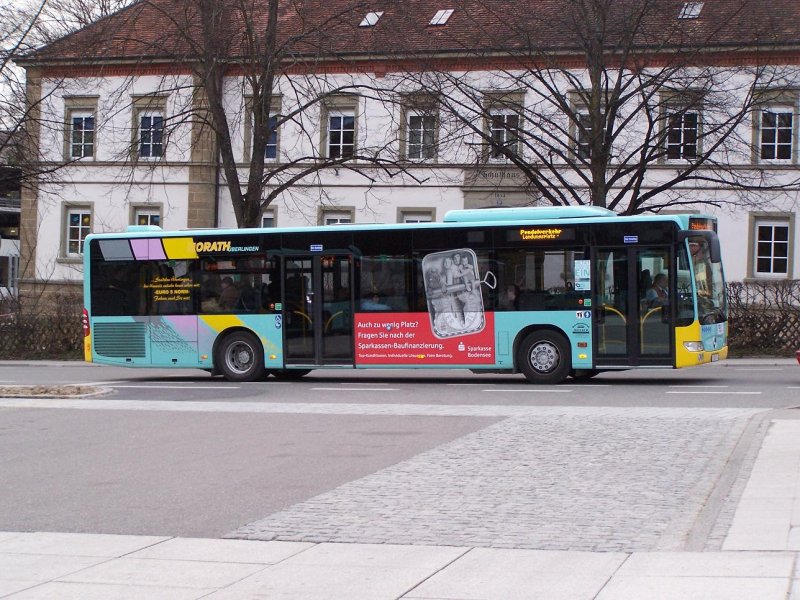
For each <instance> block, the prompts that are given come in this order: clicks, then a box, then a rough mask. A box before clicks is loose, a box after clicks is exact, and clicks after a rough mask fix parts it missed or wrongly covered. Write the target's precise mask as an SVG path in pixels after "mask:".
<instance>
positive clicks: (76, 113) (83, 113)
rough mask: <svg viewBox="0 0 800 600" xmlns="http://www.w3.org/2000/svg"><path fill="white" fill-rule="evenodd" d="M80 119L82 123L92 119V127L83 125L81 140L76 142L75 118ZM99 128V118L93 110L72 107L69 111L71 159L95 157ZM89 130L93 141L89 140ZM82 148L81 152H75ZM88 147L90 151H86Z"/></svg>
mask: <svg viewBox="0 0 800 600" xmlns="http://www.w3.org/2000/svg"><path fill="white" fill-rule="evenodd" d="M76 119H80V120H81V124H82V125H85V123H86V121H87V120H88V119H91V121H92V127H91V129H86V128H85V127H82V128H81V129H80V132H81V134H80V140H79V141H78V142H77V143H76V142H75V134H76V133H77V130H76V129H75V120H76ZM96 130H97V118H96V116H95V113H94V111H93V110H88V109H72V110H70V111H69V140H68V144H69V157H70V158H71V159H85V158H88V159H92V158H94V152H95V137H96V136H95V132H96ZM87 132H91V136H90V137H91V141H87V140H86V137H87V135H86V134H87ZM76 147H77V148H80V149H81V152H80V153H79V154H76V153H75V149H76ZM87 147H88V148H89V149H90V150H91V151H90V152H86V149H87Z"/></svg>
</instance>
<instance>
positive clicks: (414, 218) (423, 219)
mask: <svg viewBox="0 0 800 600" xmlns="http://www.w3.org/2000/svg"><path fill="white" fill-rule="evenodd" d="M398 221H400V222H401V223H433V221H434V215H433V210H432V209H422V208H416V209H414V208H405V209H404V208H401V209H400V218H399V219H398Z"/></svg>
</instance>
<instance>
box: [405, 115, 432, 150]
mask: <svg viewBox="0 0 800 600" xmlns="http://www.w3.org/2000/svg"><path fill="white" fill-rule="evenodd" d="M413 119H419V125H420V126H419V127H413V126H412V120H413ZM436 121H437V119H436V115H432V114H429V113H425V112H421V111H417V110H411V111H409V112H408V113H407V114H406V132H407V135H406V137H407V142H406V158H407V159H408V160H411V161H415V162H425V161H431V160H434V159H435V158H436ZM426 125H427V126H429V127H427V126H426ZM415 134H416V135H417V136H418V141H412V139H413V136H414V135H415ZM426 134H428V135H429V137H430V143H427V142H426V140H425V137H426Z"/></svg>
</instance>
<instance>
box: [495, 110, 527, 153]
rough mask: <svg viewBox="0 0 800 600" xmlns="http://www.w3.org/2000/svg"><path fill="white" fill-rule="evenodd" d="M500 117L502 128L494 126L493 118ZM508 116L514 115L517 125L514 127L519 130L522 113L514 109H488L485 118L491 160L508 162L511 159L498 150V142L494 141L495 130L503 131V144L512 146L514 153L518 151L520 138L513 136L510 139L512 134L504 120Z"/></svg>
mask: <svg viewBox="0 0 800 600" xmlns="http://www.w3.org/2000/svg"><path fill="white" fill-rule="evenodd" d="M498 117H502V119H503V127H502V128H495V127H494V120H495V118H498ZM509 117H516V119H517V125H516V129H517V131H519V130H520V129H521V127H522V115H521V114H520V113H519V112H518V111H515V110H508V109H503V110H495V109H490V110H489V114H488V119H487V129H488V132H487V133H488V134H489V138H490V140H491V142H490V143H489V160H490V161H492V162H501V163H502V162H509V161H510V160H511V159H510V158H508V157H507V156H506V155H505V154H503V153H502V152H500V149H499V147H498V146H499V144H497V143H496V141H495V132H496V131H497V132H502V133H503V146H506V147H507V146H513V148H512V149H513V152H514V154H519V153H520V138H519V136H518V135H517V136H515V139H511V138H512V136H513V133H512V130H511V129H510V128H509V127H508V124H507V123H506V120H507V119H508V118H509Z"/></svg>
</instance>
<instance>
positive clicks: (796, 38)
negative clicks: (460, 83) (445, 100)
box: [28, 0, 800, 64]
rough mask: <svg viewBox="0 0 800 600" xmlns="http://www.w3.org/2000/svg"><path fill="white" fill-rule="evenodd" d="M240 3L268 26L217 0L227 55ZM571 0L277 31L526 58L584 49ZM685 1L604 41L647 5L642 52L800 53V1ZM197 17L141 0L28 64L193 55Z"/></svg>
mask: <svg viewBox="0 0 800 600" xmlns="http://www.w3.org/2000/svg"><path fill="white" fill-rule="evenodd" d="M240 4H249V5H251V6H252V7H253V9H252V11H251V13H250V14H249V15H248V17H249V18H251V19H252V22H253V23H254V30H255V31H257V32H262V31H264V28H265V26H266V22H267V2H266V0H244V1H242V2H232V1H230V0H227V1H226V0H217V2H216V5H217V6H222V7H225V10H226V13H225V15H224V16H223V18H222V22H223V23H225V31H224V32H223V34H222V36H221V39H222V40H223V42H222V43H224V44H228V46H229V47H228V48H227V49H226V52H225V54H226V55H227V56H228V57H229V58H235V57H237V56H239V57H247V56H250V55H251V53H250V52H248V51H247V49H246V48H247V44H246V36H245V35H244V34H245V29H246V28H245V27H244V25H243V23H244V20H243V16H242V15H241V14H240V13H237V12H236V10H235V8H234V7H235V6H238V5H240ZM575 4H576V2H575V0H455V1H450V0H436V1H435V2H430V1H428V0H371V1H368V2H352V1H348V0H280V10H279V22H280V27H279V34H278V35H279V38H280V41H281V42H282V43H284V44H287V46H288V47H290V48H291V53H292V56H293V57H296V58H300V57H309V56H311V57H317V56H318V57H320V58H325V57H333V56H342V55H370V56H372V57H374V58H381V57H392V56H394V55H397V54H415V53H425V54H428V53H433V54H454V53H455V54H459V53H469V55H471V56H474V55H475V53H476V52H486V53H490V52H501V53H503V52H509V51H512V52H514V53H517V54H519V53H522V54H524V53H525V52H526V51H527V50H528V49H530V48H537V49H544V50H547V51H554V52H559V51H563V52H573V51H577V52H580V51H581V44H583V43H584V39H582V38H584V37H585V36H581V35H576V34H575V33H574V31H575V30H576V29H578V30H579V29H581V28H583V27H584V23H585V21H586V19H585V18H576V16H575V11H574V10H567V9H566V7H570V6H571V7H574V6H575ZM581 4H583V3H581ZM586 4H587V5H588V4H592V3H591V2H586ZM684 4H685V2H684V0H619V1H618V2H616V3H615V4H614V6H615V7H616V8H615V13H614V14H613V16H612V17H611V18H609V19H608V20H607V31H608V32H609V34H608V37H609V39H623V38H624V37H625V36H626V31H627V30H628V29H629V27H628V26H627V25H626V21H627V20H628V19H629V18H630V15H632V14H636V12H637V11H638V10H640V9H641V7H643V6H645V7H646V10H645V11H644V14H643V18H642V19H641V23H640V25H638V26H637V27H636V34H635V38H634V39H635V42H636V45H637V46H640V47H642V48H644V47H650V48H659V47H661V46H672V47H675V46H680V47H686V46H689V47H709V46H715V47H724V48H737V47H741V48H750V49H753V48H755V47H756V46H758V47H760V48H764V47H767V48H769V47H788V48H790V49H793V50H795V51H796V50H798V49H800V0H704V2H703V4H704V6H703V8H702V11H701V12H700V16H699V17H698V18H696V19H679V18H678V15H679V13H680V12H681V9H682V8H683V6H684ZM444 8H452V9H454V12H453V15H452V17H451V18H450V19H449V21H448V22H447V24H446V25H443V26H431V25H429V22H430V19H431V18H432V17H433V15H434V14H435V12H436V11H437V10H438V9H444ZM370 11H383V12H384V14H383V16H382V17H381V19H380V20H379V21H378V23H377V25H376V26H374V27H358V24H359V23H360V22H361V20H362V19H363V17H364V16H365V15H366V14H367V12H370ZM198 22H199V21H198V19H197V3H196V2H194V1H192V0H140V1H139V2H136V3H135V4H133V5H132V6H130V7H128V8H126V9H124V10H122V11H120V12H118V13H116V14H114V15H111V16H109V17H106V18H104V19H102V20H100V21H98V22H97V23H95V24H93V25H90V26H89V27H86V28H84V29H82V30H80V31H77V32H75V33H73V34H71V35H69V36H67V37H65V38H62V39H60V40H58V41H56V42H54V43H52V44H50V45H48V46H46V47H44V48H41V49H39V50H38V51H36V52H35V53H33V54H31V55H30V56H29V57H28V61H30V62H33V63H37V62H40V61H42V62H48V63H49V62H52V61H54V62H61V61H64V62H67V63H70V64H75V63H76V62H78V63H85V62H90V61H94V60H103V61H104V62H105V61H109V62H120V61H125V62H127V61H130V60H137V61H139V60H160V59H163V60H167V61H175V60H181V59H191V57H193V56H194V55H195V51H194V50H193V39H198V38H199V31H200V29H199V27H198ZM186 23H188V24H189V26H188V27H187V26H186V25H185V24H186ZM187 30H188V31H189V32H190V33H189V34H187V33H185V32H186V31H187Z"/></svg>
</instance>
